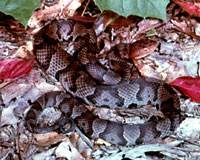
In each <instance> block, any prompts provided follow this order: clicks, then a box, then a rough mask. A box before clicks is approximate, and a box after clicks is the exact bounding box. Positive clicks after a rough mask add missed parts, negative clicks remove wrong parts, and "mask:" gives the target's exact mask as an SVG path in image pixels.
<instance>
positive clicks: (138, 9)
mask: <svg viewBox="0 0 200 160" xmlns="http://www.w3.org/2000/svg"><path fill="white" fill-rule="evenodd" d="M94 1H95V4H96V5H97V6H98V7H99V9H100V10H101V11H104V10H112V11H114V12H116V13H118V14H119V15H122V16H124V17H128V16H129V15H137V16H140V17H143V18H146V17H154V18H160V19H162V20H164V21H165V22H166V21H167V19H166V6H167V4H168V3H169V0H94Z"/></svg>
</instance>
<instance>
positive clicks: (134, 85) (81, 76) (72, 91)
mask: <svg viewBox="0 0 200 160" xmlns="http://www.w3.org/2000/svg"><path fill="white" fill-rule="evenodd" d="M34 39H35V42H34V54H35V56H36V61H37V62H38V63H39V64H40V65H41V66H42V68H43V69H45V71H46V73H47V74H49V75H51V76H53V77H55V78H56V79H57V80H58V81H59V82H60V83H61V84H62V86H63V87H64V88H65V92H63V91H51V92H48V93H45V94H44V95H42V96H40V97H39V98H38V99H37V100H36V101H34V102H33V103H32V104H31V107H30V110H29V111H28V113H27V115H26V118H25V126H26V128H27V129H28V130H29V131H31V132H33V133H46V132H49V131H54V130H56V131H58V132H62V133H67V132H71V131H72V130H74V126H75V125H76V126H77V127H78V128H80V130H81V131H83V133H84V134H86V135H87V136H89V137H91V138H92V139H96V138H101V139H103V140H105V141H107V142H109V143H111V144H114V145H122V146H126V145H138V144H147V143H151V142H153V141H154V140H155V139H157V138H161V139H163V138H166V137H169V136H170V135H172V134H173V133H174V131H175V130H176V128H177V127H178V126H179V124H180V122H181V114H180V100H179V96H178V95H177V92H176V91H175V90H174V89H173V88H172V87H171V86H170V85H168V84H167V83H165V82H164V81H162V80H157V79H153V78H143V77H141V76H139V73H138V71H137V69H135V66H134V64H133V63H132V62H130V60H129V59H125V58H121V57H120V54H122V53H124V52H129V48H130V45H131V44H125V43H119V44H116V45H114V46H113V47H111V49H110V50H109V51H108V53H107V54H106V56H105V57H106V58H105V59H104V60H105V61H103V62H102V61H101V59H100V58H99V56H98V55H99V52H100V48H101V47H100V46H99V45H98V43H97V34H96V32H95V27H94V25H91V24H89V23H84V22H80V21H77V20H73V19H67V20H65V19H60V20H54V21H52V22H51V23H49V24H47V25H46V26H45V27H43V28H42V29H41V30H40V31H39V32H38V33H37V34H36V35H35V37H34ZM86 105H91V106H97V107H102V108H111V109H114V110H115V109H125V110H126V109H130V110H133V111H134V110H138V109H143V107H144V106H145V105H152V106H153V108H154V110H155V111H156V112H159V113H161V114H162V116H160V115H153V114H152V116H151V117H149V118H148V119H147V120H145V121H143V122H141V123H134V122H132V123H128V124H127V123H123V122H117V121H116V122H115V121H111V120H108V119H107V120H106V119H102V118H101V117H99V116H97V115H95V114H94V113H93V112H92V111H90V110H88V109H87V108H86V107H85V106H86ZM48 107H54V108H56V109H58V110H60V111H61V113H62V116H61V117H62V118H60V119H59V120H58V121H57V122H55V123H54V124H45V125H44V124H41V121H40V122H38V120H37V119H38V116H39V115H40V113H41V112H42V111H43V110H44V109H45V108H48ZM141 117H142V115H141ZM65 124H67V125H65Z"/></svg>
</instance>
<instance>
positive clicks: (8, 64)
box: [0, 59, 34, 80]
mask: <svg viewBox="0 0 200 160" xmlns="http://www.w3.org/2000/svg"><path fill="white" fill-rule="evenodd" d="M33 64H34V60H29V61H25V60H23V59H7V60H4V61H0V79H1V80H6V79H13V78H16V77H20V76H22V75H25V74H27V73H28V72H30V71H31V69H32V67H33Z"/></svg>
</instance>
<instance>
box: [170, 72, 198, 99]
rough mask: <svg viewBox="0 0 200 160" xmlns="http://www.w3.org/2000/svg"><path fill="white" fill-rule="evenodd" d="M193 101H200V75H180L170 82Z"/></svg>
mask: <svg viewBox="0 0 200 160" xmlns="http://www.w3.org/2000/svg"><path fill="white" fill-rule="evenodd" d="M170 85H172V86H173V87H175V88H177V89H179V90H180V91H182V92H183V94H184V95H186V96H188V97H190V98H191V99H192V100H193V101H196V102H200V77H196V78H193V77H189V76H185V77H179V78H177V79H176V80H174V81H173V82H171V83H170Z"/></svg>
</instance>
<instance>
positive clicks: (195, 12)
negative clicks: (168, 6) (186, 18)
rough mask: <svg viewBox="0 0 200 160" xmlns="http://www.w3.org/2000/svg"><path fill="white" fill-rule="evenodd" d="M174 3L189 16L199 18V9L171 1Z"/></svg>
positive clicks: (183, 2) (188, 4)
mask: <svg viewBox="0 0 200 160" xmlns="http://www.w3.org/2000/svg"><path fill="white" fill-rule="evenodd" d="M172 1H173V2H174V3H176V4H178V5H179V6H180V7H181V8H183V10H184V11H186V12H187V13H188V14H189V15H191V16H196V17H200V8H199V7H198V6H195V5H194V4H192V3H190V2H185V1H180V0H172Z"/></svg>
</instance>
